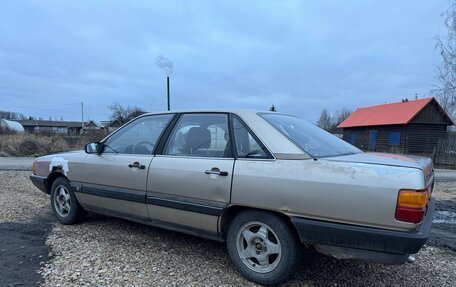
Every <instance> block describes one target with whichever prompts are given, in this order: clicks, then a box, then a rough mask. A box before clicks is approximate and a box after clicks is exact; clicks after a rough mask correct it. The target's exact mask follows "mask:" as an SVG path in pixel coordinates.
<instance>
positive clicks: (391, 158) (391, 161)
mask: <svg viewBox="0 0 456 287" xmlns="http://www.w3.org/2000/svg"><path fill="white" fill-rule="evenodd" d="M323 160H329V161H343V162H358V163H365V164H378V165H389V166H399V167H410V168H417V169H420V170H422V171H423V173H424V177H425V180H426V182H427V183H429V180H430V179H431V177H432V174H433V167H432V160H431V159H430V158H428V157H422V156H412V155H400V154H388V153H375V152H366V153H356V154H349V155H341V156H334V157H327V158H324V159H323Z"/></svg>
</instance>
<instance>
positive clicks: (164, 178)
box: [147, 113, 234, 236]
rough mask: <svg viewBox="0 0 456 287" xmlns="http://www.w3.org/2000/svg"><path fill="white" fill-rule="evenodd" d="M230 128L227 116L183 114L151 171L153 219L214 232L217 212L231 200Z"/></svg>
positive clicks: (149, 199) (149, 192)
mask: <svg viewBox="0 0 456 287" xmlns="http://www.w3.org/2000/svg"><path fill="white" fill-rule="evenodd" d="M228 127H229V124H228V114H224V113H188V114H183V115H181V117H180V119H179V120H178V122H177V123H176V125H175V126H174V128H173V130H172V131H171V132H170V135H169V137H168V139H167V142H166V144H165V145H164V148H163V150H162V151H161V154H160V155H159V154H157V155H156V157H155V158H154V160H153V161H152V163H151V166H150V169H149V177H148V181H147V203H148V211H149V216H150V218H151V220H152V221H155V222H156V223H157V224H160V223H164V224H167V225H168V226H169V225H171V226H174V227H175V228H177V229H187V231H188V229H189V228H190V229H191V230H192V231H193V232H194V233H196V234H205V235H206V236H207V235H214V236H215V235H217V221H218V216H219V215H221V213H222V211H223V209H224V208H225V207H226V206H227V205H228V203H229V202H230V193H231V180H232V175H233V166H234V158H233V156H232V151H231V148H230V136H229V134H230V133H229V128H228Z"/></svg>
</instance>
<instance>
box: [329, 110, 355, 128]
mask: <svg viewBox="0 0 456 287" xmlns="http://www.w3.org/2000/svg"><path fill="white" fill-rule="evenodd" d="M350 115H351V111H350V110H349V109H346V108H343V109H342V110H337V111H336V112H335V113H334V115H333V117H332V118H333V126H334V128H337V126H338V125H340V124H341V123H342V122H343V121H345V119H346V118H348V117H349V116H350Z"/></svg>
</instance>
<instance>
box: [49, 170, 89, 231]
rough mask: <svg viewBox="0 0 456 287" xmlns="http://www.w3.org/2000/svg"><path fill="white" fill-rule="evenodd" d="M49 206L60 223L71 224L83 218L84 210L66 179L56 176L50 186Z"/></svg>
mask: <svg viewBox="0 0 456 287" xmlns="http://www.w3.org/2000/svg"><path fill="white" fill-rule="evenodd" d="M51 207H52V211H53V212H54V216H55V217H56V218H57V220H58V221H60V223H62V224H73V223H76V222H79V221H81V220H83V219H84V218H85V216H86V215H87V211H85V210H84V209H83V208H82V207H81V206H80V205H79V203H78V200H77V199H76V196H75V195H74V193H73V191H71V189H70V183H69V181H68V179H66V178H64V177H59V178H57V179H56V180H55V181H54V183H53V184H52V188H51Z"/></svg>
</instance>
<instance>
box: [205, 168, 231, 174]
mask: <svg viewBox="0 0 456 287" xmlns="http://www.w3.org/2000/svg"><path fill="white" fill-rule="evenodd" d="M204 173H205V174H215V175H220V176H227V175H228V172H227V171H220V170H219V169H218V168H216V167H214V168H213V169H211V170H206V171H205V172H204Z"/></svg>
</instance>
